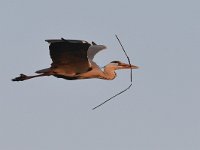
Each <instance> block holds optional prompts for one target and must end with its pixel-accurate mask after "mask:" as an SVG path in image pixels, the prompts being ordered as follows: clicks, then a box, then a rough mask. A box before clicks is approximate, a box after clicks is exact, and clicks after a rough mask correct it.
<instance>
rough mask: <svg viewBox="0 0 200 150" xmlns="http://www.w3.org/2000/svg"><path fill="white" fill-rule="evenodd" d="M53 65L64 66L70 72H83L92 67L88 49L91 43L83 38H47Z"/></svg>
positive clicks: (56, 66)
mask: <svg viewBox="0 0 200 150" xmlns="http://www.w3.org/2000/svg"><path fill="white" fill-rule="evenodd" d="M47 41H48V42H49V43H50V46H49V50H50V56H51V59H52V61H53V62H52V64H51V65H52V67H55V68H62V69H64V70H65V71H66V73H67V72H70V73H75V74H77V73H83V72H87V71H88V70H89V69H90V63H89V61H88V58H87V50H88V48H89V47H90V44H89V43H87V42H86V41H81V40H64V39H61V40H47Z"/></svg>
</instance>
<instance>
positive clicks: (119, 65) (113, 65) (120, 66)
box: [106, 61, 138, 70]
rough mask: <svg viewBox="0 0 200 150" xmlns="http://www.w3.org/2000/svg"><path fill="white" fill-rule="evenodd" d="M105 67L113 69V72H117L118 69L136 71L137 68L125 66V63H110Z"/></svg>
mask: <svg viewBox="0 0 200 150" xmlns="http://www.w3.org/2000/svg"><path fill="white" fill-rule="evenodd" d="M106 67H108V68H113V69H114V70H118V69H138V66H135V65H130V64H126V63H123V62H121V61H112V62H111V63H109V64H108V65H106Z"/></svg>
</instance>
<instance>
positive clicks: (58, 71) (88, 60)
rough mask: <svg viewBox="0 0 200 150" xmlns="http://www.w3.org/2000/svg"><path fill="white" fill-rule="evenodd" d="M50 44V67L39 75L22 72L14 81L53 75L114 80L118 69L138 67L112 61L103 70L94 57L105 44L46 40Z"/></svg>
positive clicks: (68, 77) (39, 72) (40, 71)
mask: <svg viewBox="0 0 200 150" xmlns="http://www.w3.org/2000/svg"><path fill="white" fill-rule="evenodd" d="M46 41H47V42H48V43H49V44H50V45H49V50H50V56H51V59H52V64H51V67H50V68H46V69H42V70H38V71H36V73H37V74H38V75H35V76H26V75H24V74H21V75H20V76H19V77H16V78H14V79H13V81H23V80H27V79H31V78H35V77H41V76H50V75H53V76H55V77H58V78H63V79H67V80H75V79H90V78H99V79H105V80H112V79H114V78H115V77H116V73H115V70H117V69H129V68H132V69H136V68H137V66H134V65H130V64H125V63H122V62H120V61H112V62H111V63H109V64H108V65H106V66H105V67H104V69H103V70H102V69H101V68H100V67H99V66H98V65H97V64H96V63H95V62H94V61H93V58H94V56H95V55H96V53H98V52H99V51H101V50H103V49H105V48H106V46H104V45H97V44H96V43H94V42H92V44H90V43H88V42H87V41H83V40H66V39H63V38H62V39H53V40H46Z"/></svg>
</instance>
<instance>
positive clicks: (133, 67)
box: [120, 63, 139, 69]
mask: <svg viewBox="0 0 200 150" xmlns="http://www.w3.org/2000/svg"><path fill="white" fill-rule="evenodd" d="M120 66H121V67H122V68H121V69H138V68H139V67H138V66H135V65H132V64H131V65H130V64H125V63H121V64H120Z"/></svg>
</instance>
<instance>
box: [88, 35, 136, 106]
mask: <svg viewBox="0 0 200 150" xmlns="http://www.w3.org/2000/svg"><path fill="white" fill-rule="evenodd" d="M115 37H116V38H117V40H118V42H119V44H120V45H121V48H122V50H123V52H124V54H125V55H126V57H127V59H128V63H129V65H130V81H131V84H130V85H129V86H128V87H127V88H126V89H124V90H122V91H121V92H119V93H117V94H115V95H114V96H112V97H111V98H109V99H107V100H106V101H104V102H102V103H101V104H99V105H97V106H96V107H94V108H92V110H94V109H96V108H98V107H100V106H102V105H103V104H105V103H107V102H108V101H110V100H111V99H113V98H115V97H116V96H118V95H120V94H122V93H124V92H125V91H127V90H128V89H130V87H131V86H132V81H133V77H132V75H133V73H132V67H131V61H130V59H129V57H128V55H127V53H126V51H125V49H124V47H123V45H122V43H121V41H120V40H119V38H118V36H117V35H115Z"/></svg>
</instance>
